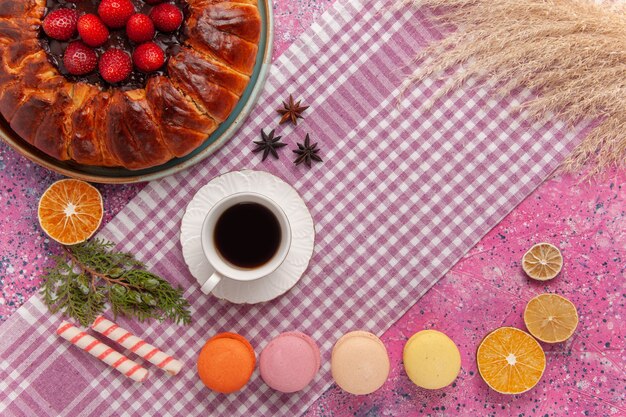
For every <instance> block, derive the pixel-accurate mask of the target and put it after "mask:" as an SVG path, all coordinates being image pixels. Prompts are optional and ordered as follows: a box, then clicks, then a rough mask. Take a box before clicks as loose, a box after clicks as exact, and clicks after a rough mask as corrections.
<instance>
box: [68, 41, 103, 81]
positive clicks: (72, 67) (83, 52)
mask: <svg viewBox="0 0 626 417" xmlns="http://www.w3.org/2000/svg"><path fill="white" fill-rule="evenodd" d="M97 63H98V57H97V56H96V52H95V51H94V50H93V49H91V48H90V47H88V46H87V45H85V44H84V43H82V42H80V41H74V42H72V43H70V44H69V45H68V46H67V49H65V55H63V65H65V68H66V69H67V71H68V72H69V73H70V74H73V75H84V74H89V73H90V72H91V71H93V70H94V69H96V64H97Z"/></svg>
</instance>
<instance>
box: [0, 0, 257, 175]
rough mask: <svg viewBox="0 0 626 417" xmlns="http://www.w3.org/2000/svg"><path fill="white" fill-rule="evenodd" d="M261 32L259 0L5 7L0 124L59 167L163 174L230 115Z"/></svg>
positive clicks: (67, 0) (26, 1) (13, 1)
mask: <svg viewBox="0 0 626 417" xmlns="http://www.w3.org/2000/svg"><path fill="white" fill-rule="evenodd" d="M260 32H261V19H260V16H259V11H258V9H257V6H256V0H230V1H220V0H187V1H183V0H171V1H163V0H101V1H97V0H2V1H0V114H1V115H2V117H3V118H4V119H5V120H6V122H7V123H8V124H9V125H10V126H11V128H12V129H13V131H14V132H15V133H17V134H18V135H19V136H20V137H21V138H22V139H23V140H25V141H26V142H28V143H30V144H31V145H33V146H35V147H36V148H38V149H39V150H40V151H42V152H44V153H46V154H48V155H50V156H52V157H53V158H56V159H58V160H61V161H73V162H76V163H78V164H82V165H97V166H108V167H113V166H118V167H124V168H127V169H133V170H135V169H143V168H148V167H152V166H156V165H160V164H163V163H165V162H167V161H169V160H170V159H172V158H176V157H182V156H185V155H187V154H188V153H190V152H192V151H193V150H194V149H196V148H197V147H198V146H200V145H201V144H202V143H203V142H204V141H205V140H206V139H207V137H208V136H209V135H210V134H211V133H212V132H213V131H214V130H216V129H217V127H218V126H219V124H220V123H222V122H223V121H224V120H225V119H226V118H227V117H228V116H229V115H230V113H231V112H232V110H233V108H234V107H235V105H236V104H237V102H238V101H239V98H240V96H241V94H242V93H243V91H244V89H245V88H246V86H247V85H248V82H249V80H250V75H251V74H252V71H253V67H254V64H255V60H256V55H257V49H258V43H259V37H260Z"/></svg>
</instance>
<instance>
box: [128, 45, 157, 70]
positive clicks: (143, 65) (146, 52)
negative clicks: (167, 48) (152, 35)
mask: <svg viewBox="0 0 626 417" xmlns="http://www.w3.org/2000/svg"><path fill="white" fill-rule="evenodd" d="M133 63H134V64H135V67H136V68H137V69H138V70H139V71H141V72H153V71H156V70H158V69H159V68H161V67H162V66H163V64H164V63H165V54H164V53H163V50H162V49H161V48H160V47H159V45H157V44H156V43H154V42H146V43H142V44H141V45H139V46H138V47H137V48H135V52H133Z"/></svg>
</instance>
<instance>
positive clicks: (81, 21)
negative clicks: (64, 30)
mask: <svg viewBox="0 0 626 417" xmlns="http://www.w3.org/2000/svg"><path fill="white" fill-rule="evenodd" d="M78 34H79V35H80V37H81V38H83V42H85V43H86V44H87V45H89V46H92V47H94V48H95V47H98V46H100V45H102V44H104V43H105V42H106V41H107V39H109V29H107V27H106V26H105V24H104V22H103V21H102V20H100V18H99V17H98V16H96V15H95V14H85V15H82V16H81V17H79V18H78Z"/></svg>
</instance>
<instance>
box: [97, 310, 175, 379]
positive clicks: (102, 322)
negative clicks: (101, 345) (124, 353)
mask: <svg viewBox="0 0 626 417" xmlns="http://www.w3.org/2000/svg"><path fill="white" fill-rule="evenodd" d="M91 328H92V329H94V330H95V331H97V332H98V333H102V334H103V335H105V336H106V337H108V338H109V339H111V340H113V341H115V342H117V343H119V344H120V345H122V346H124V347H125V348H126V349H129V350H130V351H131V352H134V353H136V354H137V355H139V356H141V357H142V358H144V359H145V360H147V361H150V363H153V364H154V365H156V366H158V367H159V368H161V369H163V370H164V371H166V372H167V373H169V374H170V375H176V374H177V373H178V372H180V370H181V368H182V367H183V364H182V363H181V362H180V361H178V360H176V359H174V358H172V357H171V356H170V355H168V354H166V353H163V352H162V351H160V350H159V349H157V348H155V347H154V346H152V345H151V344H149V343H146V342H145V341H143V340H142V339H140V338H138V337H137V336H135V335H134V334H132V333H131V332H129V331H128V330H126V329H123V328H121V327H120V326H118V325H117V324H115V323H113V322H112V321H110V320H107V319H105V318H104V317H102V316H99V317H98V318H97V319H96V320H95V321H94V322H93V324H92V325H91Z"/></svg>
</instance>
